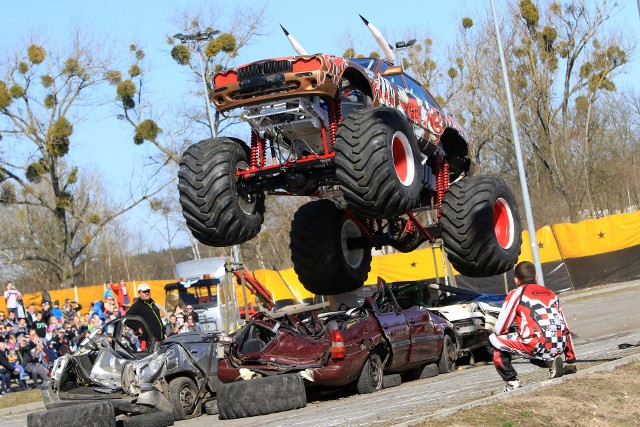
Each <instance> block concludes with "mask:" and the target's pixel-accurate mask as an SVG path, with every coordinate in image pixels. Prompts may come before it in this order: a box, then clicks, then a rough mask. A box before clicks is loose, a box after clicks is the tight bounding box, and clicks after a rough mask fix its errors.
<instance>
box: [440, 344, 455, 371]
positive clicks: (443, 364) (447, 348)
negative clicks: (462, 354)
mask: <svg viewBox="0 0 640 427" xmlns="http://www.w3.org/2000/svg"><path fill="white" fill-rule="evenodd" d="M457 357H458V351H457V350H456V345H455V344H454V343H453V340H452V339H451V337H450V336H449V335H445V336H444V345H443V346H442V353H440V359H439V360H438V371H439V372H440V373H441V374H446V373H448V372H451V371H453V370H454V369H455V368H456V359H457Z"/></svg>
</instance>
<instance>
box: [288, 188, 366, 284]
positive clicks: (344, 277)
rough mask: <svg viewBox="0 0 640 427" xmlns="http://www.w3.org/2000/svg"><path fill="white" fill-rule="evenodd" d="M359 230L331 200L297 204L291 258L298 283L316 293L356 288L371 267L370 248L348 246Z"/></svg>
mask: <svg viewBox="0 0 640 427" xmlns="http://www.w3.org/2000/svg"><path fill="white" fill-rule="evenodd" d="M360 236H362V231H361V230H360V229H359V228H358V226H357V225H356V224H355V223H354V222H353V221H352V220H351V219H350V218H349V217H348V216H347V215H346V214H345V213H344V211H342V210H340V209H338V208H337V207H336V206H335V204H334V203H333V202H332V201H330V200H315V201H313V202H309V203H307V204H306V205H304V206H302V207H300V209H298V211H297V212H296V213H295V215H294V216H293V221H292V222H291V234H290V237H291V238H290V242H291V243H290V248H291V261H292V262H293V269H294V270H295V272H296V274H297V275H298V278H299V279H300V283H302V284H303V285H304V287H305V288H306V289H307V290H308V291H309V292H311V293H313V294H316V295H336V294H341V293H344V292H349V291H353V290H356V289H358V288H359V287H361V286H362V284H363V283H364V281H365V280H366V279H367V275H368V274H369V271H370V270H371V248H370V247H366V248H356V249H349V248H348V247H347V239H349V238H353V237H360Z"/></svg>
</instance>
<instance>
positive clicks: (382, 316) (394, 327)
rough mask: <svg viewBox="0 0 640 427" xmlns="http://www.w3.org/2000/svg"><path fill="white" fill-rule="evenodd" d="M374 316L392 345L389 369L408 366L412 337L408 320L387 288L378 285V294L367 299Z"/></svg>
mask: <svg viewBox="0 0 640 427" xmlns="http://www.w3.org/2000/svg"><path fill="white" fill-rule="evenodd" d="M367 299H368V300H369V303H370V304H371V306H372V309H373V313H374V316H375V317H376V319H377V320H378V322H379V323H380V326H381V327H382V333H383V334H384V336H385V337H386V338H387V340H388V341H389V343H390V344H391V361H390V363H389V364H388V367H390V368H395V367H397V366H402V365H406V364H407V363H408V362H409V353H410V350H411V337H410V332H409V327H408V324H407V319H406V318H405V316H404V313H403V312H402V310H401V309H400V306H399V305H398V303H397V302H396V300H395V298H394V297H393V294H392V293H391V291H389V289H388V288H387V287H386V286H381V285H380V283H379V284H378V292H376V294H375V295H374V296H373V298H367Z"/></svg>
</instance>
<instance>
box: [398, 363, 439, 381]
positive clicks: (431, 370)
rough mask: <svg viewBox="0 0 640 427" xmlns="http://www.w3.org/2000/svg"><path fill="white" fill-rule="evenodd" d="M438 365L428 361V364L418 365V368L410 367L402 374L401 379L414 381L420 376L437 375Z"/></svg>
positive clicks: (420, 377)
mask: <svg viewBox="0 0 640 427" xmlns="http://www.w3.org/2000/svg"><path fill="white" fill-rule="evenodd" d="M439 373H440V372H439V370H438V365H437V364H435V363H430V364H428V365H424V366H420V367H418V368H414V369H411V370H409V371H407V372H405V373H403V374H402V381H405V382H406V381H415V380H419V379H422V378H431V377H435V376H436V375H438V374H439Z"/></svg>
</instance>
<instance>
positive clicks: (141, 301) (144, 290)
mask: <svg viewBox="0 0 640 427" xmlns="http://www.w3.org/2000/svg"><path fill="white" fill-rule="evenodd" d="M127 315H136V316H140V317H142V318H143V319H144V321H145V322H146V323H147V325H148V326H149V329H150V332H151V335H153V337H154V338H155V339H156V341H162V340H163V339H164V338H165V336H164V324H163V322H162V317H161V315H160V309H159V308H158V305H157V304H156V303H155V301H154V300H153V298H151V287H150V286H149V285H148V284H147V283H141V284H140V286H138V299H137V300H136V301H135V302H134V303H133V304H132V305H131V307H130V308H129V310H127ZM138 323H139V322H138ZM130 327H131V329H133V330H134V331H136V332H137V333H138V334H139V335H140V336H139V338H140V344H141V347H145V345H146V342H147V341H148V337H146V336H144V333H143V330H142V327H141V326H140V325H135V324H133V322H132V324H131V325H130ZM143 342H144V343H145V344H143ZM143 350H144V348H143Z"/></svg>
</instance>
